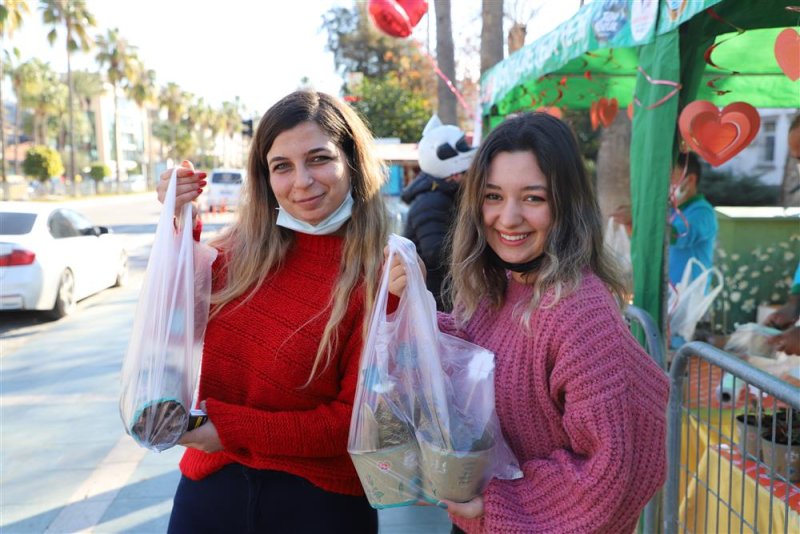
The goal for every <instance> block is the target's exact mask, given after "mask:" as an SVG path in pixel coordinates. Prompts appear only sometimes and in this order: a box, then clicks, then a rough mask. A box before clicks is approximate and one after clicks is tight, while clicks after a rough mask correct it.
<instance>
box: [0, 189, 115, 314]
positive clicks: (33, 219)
mask: <svg viewBox="0 0 800 534" xmlns="http://www.w3.org/2000/svg"><path fill="white" fill-rule="evenodd" d="M127 277H128V254H127V251H126V250H125V248H124V246H123V245H122V243H121V241H120V240H119V238H118V237H117V236H114V235H112V234H111V232H110V230H109V229H108V228H106V227H104V226H95V225H93V224H92V223H91V222H89V220H88V219H86V217H84V216H83V215H81V214H79V213H77V212H76V211H74V210H71V209H69V208H64V207H59V206H57V205H47V204H38V203H35V202H0V309H2V310H44V311H45V314H46V315H48V316H49V317H51V318H53V319H58V318H61V317H63V316H65V315H68V314H70V313H71V312H72V311H74V310H75V303H76V302H77V301H79V300H81V299H82V298H85V297H88V296H89V295H93V294H95V293H97V292H99V291H101V290H103V289H105V288H107V287H112V286H121V285H123V284H124V283H125V282H126V281H127Z"/></svg>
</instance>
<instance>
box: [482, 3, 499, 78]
mask: <svg viewBox="0 0 800 534" xmlns="http://www.w3.org/2000/svg"><path fill="white" fill-rule="evenodd" d="M481 24H482V26H481V74H483V73H484V72H486V71H487V70H489V69H490V68H492V67H494V66H495V64H497V63H500V61H502V60H503V0H483V1H482V2H481Z"/></svg>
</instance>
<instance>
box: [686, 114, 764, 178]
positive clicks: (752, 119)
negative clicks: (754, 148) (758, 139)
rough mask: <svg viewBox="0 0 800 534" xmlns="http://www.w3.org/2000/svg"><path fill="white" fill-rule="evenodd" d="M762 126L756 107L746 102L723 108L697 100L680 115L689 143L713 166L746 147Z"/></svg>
mask: <svg viewBox="0 0 800 534" xmlns="http://www.w3.org/2000/svg"><path fill="white" fill-rule="evenodd" d="M760 126H761V117H759V115H758V112H757V111H756V108H754V107H753V106H751V105H750V104H747V103H745V102H734V103H732V104H728V105H727V106H725V107H724V108H723V109H722V111H720V110H719V109H718V108H717V106H715V105H714V104H712V103H711V102H707V101H705V100H696V101H694V102H691V103H690V104H689V105H687V106H686V107H685V108H683V111H681V115H680V117H679V118H678V127H679V129H680V131H681V136H682V137H683V139H684V140H685V141H686V144H688V145H689V146H690V147H691V148H692V150H694V151H695V152H697V153H698V154H699V155H700V156H702V157H703V159H705V160H706V161H707V162H709V163H710V164H711V165H713V166H714V167H717V166H719V165H722V164H723V163H725V162H726V161H728V160H729V159H731V158H732V157H733V156H735V155H736V154H738V153H739V152H741V151H742V150H744V148H745V147H746V146H747V145H749V144H750V142H751V141H752V140H753V138H754V137H755V136H756V134H757V133H758V129H759V127H760Z"/></svg>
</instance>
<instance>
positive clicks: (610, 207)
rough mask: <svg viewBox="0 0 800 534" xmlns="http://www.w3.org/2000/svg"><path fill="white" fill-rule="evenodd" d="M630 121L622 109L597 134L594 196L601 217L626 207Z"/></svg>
mask: <svg viewBox="0 0 800 534" xmlns="http://www.w3.org/2000/svg"><path fill="white" fill-rule="evenodd" d="M630 146H631V121H630V120H629V119H628V115H627V114H625V113H624V112H620V113H617V117H616V118H615V119H614V122H613V123H611V126H610V127H609V128H605V129H604V130H603V131H602V133H601V134H600V148H599V149H598V151H597V199H598V203H599V204H600V212H601V213H602V215H603V217H604V219H606V218H608V217H609V216H610V215H611V214H612V213H613V212H614V211H616V210H617V209H618V208H620V207H622V206H630V203H631V191H630Z"/></svg>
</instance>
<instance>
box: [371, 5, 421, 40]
mask: <svg viewBox="0 0 800 534" xmlns="http://www.w3.org/2000/svg"><path fill="white" fill-rule="evenodd" d="M427 11H428V2H427V0H369V15H370V17H371V18H372V22H374V23H375V26H377V27H378V29H379V30H381V31H382V32H384V33H386V34H388V35H390V36H392V37H408V36H409V35H411V31H412V30H413V29H414V26H416V25H417V23H418V22H419V21H420V19H421V18H422V17H423V16H424V15H425V12H427Z"/></svg>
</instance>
